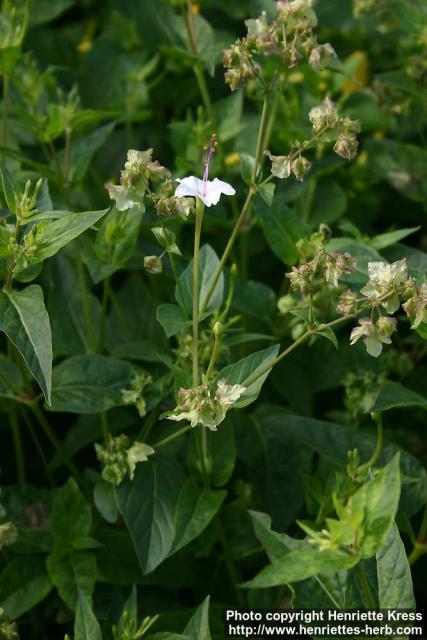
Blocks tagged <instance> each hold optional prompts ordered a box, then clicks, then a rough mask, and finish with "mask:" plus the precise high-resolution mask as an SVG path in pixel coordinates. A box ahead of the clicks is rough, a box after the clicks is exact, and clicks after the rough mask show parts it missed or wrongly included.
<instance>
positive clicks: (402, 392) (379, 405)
mask: <svg viewBox="0 0 427 640" xmlns="http://www.w3.org/2000/svg"><path fill="white" fill-rule="evenodd" d="M399 407H400V408H404V407H421V408H423V409H427V398H424V397H423V396H420V395H419V394H418V393H415V391H411V389H407V388H406V387H404V386H403V385H401V384H399V383H397V382H390V381H387V382H386V383H385V384H384V385H383V386H382V387H381V388H380V390H379V392H378V396H377V399H376V400H375V404H374V406H373V407H372V409H371V411H378V412H380V411H388V410H389V409H396V408H399Z"/></svg>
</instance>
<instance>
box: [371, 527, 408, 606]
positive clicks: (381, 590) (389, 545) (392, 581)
mask: <svg viewBox="0 0 427 640" xmlns="http://www.w3.org/2000/svg"><path fill="white" fill-rule="evenodd" d="M376 559H377V574H378V600H379V607H380V608H381V609H415V608H416V603H415V598H414V589H413V586H412V576H411V569H410V566H409V562H408V558H407V557H406V551H405V547H404V545H403V542H402V540H401V538H400V534H399V530H398V528H397V527H396V525H395V524H393V525H392V526H391V527H390V529H389V531H388V534H387V537H386V538H385V540H384V542H383V545H382V547H381V548H380V549H379V550H378V551H377V555H376Z"/></svg>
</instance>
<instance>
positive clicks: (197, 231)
mask: <svg viewBox="0 0 427 640" xmlns="http://www.w3.org/2000/svg"><path fill="white" fill-rule="evenodd" d="M203 212H204V204H203V202H202V200H200V199H199V198H197V199H196V223H195V227H194V253H193V344H192V351H193V385H194V386H195V387H196V386H197V385H198V384H199V257H200V237H201V234H202V224H203Z"/></svg>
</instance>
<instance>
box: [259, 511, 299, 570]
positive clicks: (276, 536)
mask: <svg viewBox="0 0 427 640" xmlns="http://www.w3.org/2000/svg"><path fill="white" fill-rule="evenodd" d="M249 515H250V517H251V520H252V525H253V528H254V532H255V536H256V537H257V539H258V540H259V541H260V543H261V544H262V546H263V547H264V549H265V551H266V553H267V555H268V558H269V560H270V562H273V563H274V562H279V561H280V560H281V559H282V558H283V556H284V555H286V554H287V553H289V551H291V550H292V549H298V548H299V547H304V546H306V544H305V543H304V542H303V541H299V540H294V539H292V538H291V537H289V536H288V535H287V534H286V533H277V531H273V530H272V529H271V518H270V516H268V515H267V514H266V513H260V512H258V511H249Z"/></svg>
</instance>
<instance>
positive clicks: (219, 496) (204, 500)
mask: <svg viewBox="0 0 427 640" xmlns="http://www.w3.org/2000/svg"><path fill="white" fill-rule="evenodd" d="M226 495H227V492H226V491H212V490H207V489H200V488H199V486H198V485H197V484H196V482H194V480H192V479H191V478H189V479H188V480H187V481H186V482H185V483H184V485H183V487H182V488H181V491H180V493H179V496H178V502H177V505H176V511H175V538H174V541H173V545H172V549H171V553H175V552H176V551H178V550H179V549H181V548H182V547H184V546H185V545H186V544H188V543H189V542H191V541H192V540H194V539H195V538H197V537H198V536H199V535H200V534H201V533H202V531H204V529H205V528H206V527H207V526H208V524H209V523H210V522H211V520H212V519H213V518H214V517H215V514H216V513H217V511H218V509H219V508H220V506H221V504H222V503H223V501H224V499H225V496H226Z"/></svg>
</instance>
